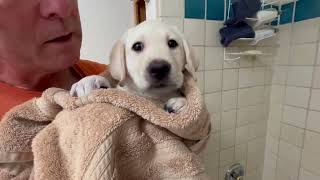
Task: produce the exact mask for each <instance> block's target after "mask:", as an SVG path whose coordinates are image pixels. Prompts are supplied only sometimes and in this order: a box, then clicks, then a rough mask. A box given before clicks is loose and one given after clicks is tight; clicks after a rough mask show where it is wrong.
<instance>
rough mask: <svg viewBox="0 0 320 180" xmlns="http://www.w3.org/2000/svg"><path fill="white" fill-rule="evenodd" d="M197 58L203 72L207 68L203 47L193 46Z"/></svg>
mask: <svg viewBox="0 0 320 180" xmlns="http://www.w3.org/2000/svg"><path fill="white" fill-rule="evenodd" d="M193 52H194V55H195V58H196V59H197V60H198V61H199V68H198V70H199V71H203V70H204V67H205V56H204V47H203V46H193Z"/></svg>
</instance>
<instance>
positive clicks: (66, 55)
mask: <svg viewBox="0 0 320 180" xmlns="http://www.w3.org/2000/svg"><path fill="white" fill-rule="evenodd" d="M81 38H82V34H81V24H80V17H79V11H78V3H77V0H0V64H1V63H7V64H10V65H13V66H16V67H17V68H20V69H21V68H23V69H29V70H30V71H41V72H49V73H52V72H57V71H60V70H63V69H66V68H68V67H70V66H72V65H73V64H74V63H75V62H76V61H77V60H78V58H79V56H80V47H81ZM1 61H2V62H1Z"/></svg>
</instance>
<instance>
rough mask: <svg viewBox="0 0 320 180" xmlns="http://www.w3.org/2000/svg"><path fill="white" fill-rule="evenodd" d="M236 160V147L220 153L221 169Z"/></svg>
mask: <svg viewBox="0 0 320 180" xmlns="http://www.w3.org/2000/svg"><path fill="white" fill-rule="evenodd" d="M233 160H234V147H232V148H229V149H225V150H222V151H220V167H221V166H225V165H228V164H230V163H232V162H233Z"/></svg>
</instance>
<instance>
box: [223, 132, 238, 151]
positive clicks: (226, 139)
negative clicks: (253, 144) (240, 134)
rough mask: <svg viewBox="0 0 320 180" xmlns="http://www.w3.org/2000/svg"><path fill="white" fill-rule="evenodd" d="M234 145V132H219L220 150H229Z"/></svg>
mask: <svg viewBox="0 0 320 180" xmlns="http://www.w3.org/2000/svg"><path fill="white" fill-rule="evenodd" d="M234 145H235V130H234V129H230V130H226V131H223V132H221V149H226V148H230V147H232V146H234Z"/></svg>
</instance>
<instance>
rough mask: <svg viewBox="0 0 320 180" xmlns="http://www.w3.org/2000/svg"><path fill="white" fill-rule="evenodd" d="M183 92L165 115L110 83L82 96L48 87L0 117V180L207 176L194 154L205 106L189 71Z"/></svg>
mask: <svg viewBox="0 0 320 180" xmlns="http://www.w3.org/2000/svg"><path fill="white" fill-rule="evenodd" d="M183 92H184V94H185V95H186V98H187V101H188V106H187V108H186V110H185V111H183V112H181V113H179V114H169V113H167V112H165V111H164V110H163V109H161V108H158V107H157V106H156V105H155V104H153V103H151V102H150V101H148V100H147V99H145V98H142V97H138V96H135V95H132V94H128V93H127V92H124V91H120V90H117V89H99V90H96V91H94V92H93V93H91V94H90V95H89V96H87V97H83V98H73V97H70V96H69V93H68V92H67V91H64V90H61V89H56V88H52V89H49V90H47V91H46V92H44V93H43V95H42V97H41V98H38V99H33V100H31V101H29V102H26V103H24V104H22V105H20V106H18V107H16V108H14V109H13V110H12V111H10V112H9V113H7V114H6V115H5V117H4V119H3V120H2V122H1V123H0V179H1V180H7V179H17V180H20V179H30V180H33V179H35V180H38V179H40V180H71V179H75V180H80V179H84V180H96V179H101V180H104V179H106V180H109V179H117V180H118V179H119V180H160V179H186V180H189V179H190V180H200V179H207V176H206V173H205V169H204V167H203V166H202V163H201V161H200V159H199V157H198V155H199V153H200V152H201V151H202V150H203V149H204V147H205V145H206V143H207V140H208V138H209V134H210V121H209V117H208V112H207V110H206V107H205V105H204V102H203V99H202V96H201V94H200V91H199V90H198V88H197V87H196V83H195V82H194V80H193V79H192V78H191V77H190V76H186V78H185V83H184V88H183Z"/></svg>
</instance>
